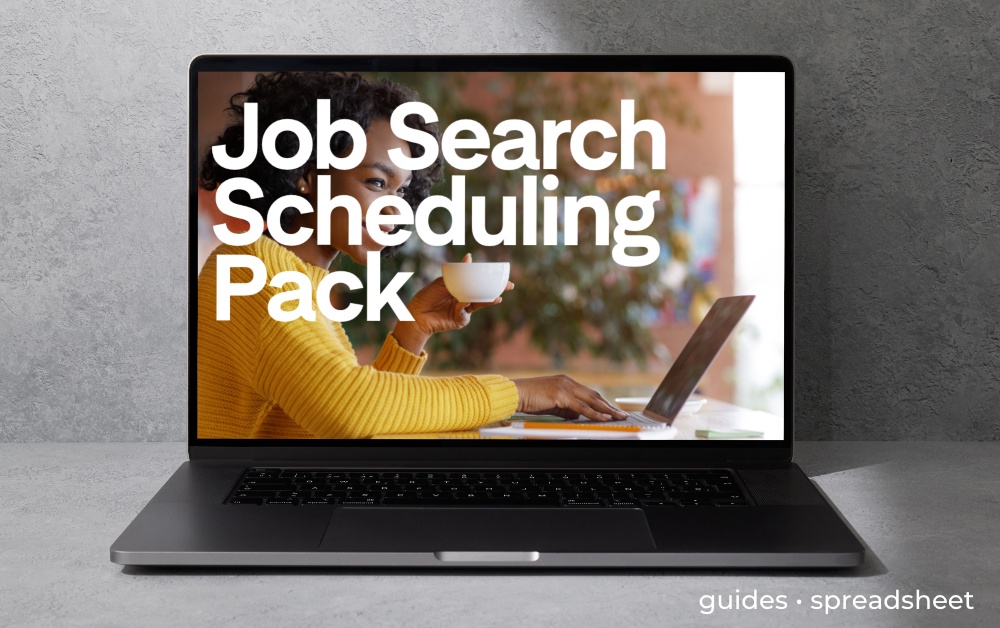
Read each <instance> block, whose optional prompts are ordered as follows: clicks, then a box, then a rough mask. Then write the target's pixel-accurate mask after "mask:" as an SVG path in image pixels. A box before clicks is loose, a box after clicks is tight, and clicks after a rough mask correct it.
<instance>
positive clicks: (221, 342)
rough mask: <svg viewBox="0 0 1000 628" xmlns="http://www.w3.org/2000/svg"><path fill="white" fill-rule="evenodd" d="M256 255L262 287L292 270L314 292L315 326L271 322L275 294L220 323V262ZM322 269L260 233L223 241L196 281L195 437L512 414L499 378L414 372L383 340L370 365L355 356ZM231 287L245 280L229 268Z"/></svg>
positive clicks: (512, 399)
mask: <svg viewBox="0 0 1000 628" xmlns="http://www.w3.org/2000/svg"><path fill="white" fill-rule="evenodd" d="M218 255H254V256H256V257H258V258H260V259H261V260H262V261H263V262H264V266H265V267H266V268H267V278H268V283H270V279H271V277H273V276H274V275H276V274H278V273H279V272H282V271H286V270H295V271H298V272H301V273H304V274H305V275H307V276H308V277H309V279H310V281H311V282H312V286H313V309H314V310H316V322H309V321H306V320H303V319H301V318H300V319H297V320H295V321H292V322H288V323H281V322H277V321H275V320H274V319H273V318H271V316H270V315H269V314H268V312H267V304H268V301H269V300H270V298H271V297H272V296H274V295H275V294H277V293H278V292H279V289H278V288H272V287H271V286H270V285H265V287H264V289H263V290H261V291H260V292H259V293H257V294H256V295H252V296H246V297H233V298H232V299H231V301H230V307H231V316H230V320H228V321H219V320H216V316H215V298H216V292H215V290H216V273H217V270H216V265H217V260H216V256H218ZM327 272H328V271H326V270H323V269H321V268H318V267H316V266H313V265H311V264H308V263H306V262H304V261H302V260H301V259H299V258H298V257H297V256H296V255H295V254H293V253H292V252H291V251H289V250H288V249H286V248H284V247H283V246H281V245H280V244H278V243H277V242H275V241H273V240H271V239H270V238H268V237H266V236H264V237H261V238H260V239H259V240H258V241H257V242H255V243H253V244H251V245H248V246H240V247H233V246H228V245H222V246H220V247H219V248H218V249H216V250H215V252H214V253H212V255H211V256H210V257H209V258H208V261H207V262H206V263H205V266H204V268H203V269H202V271H201V274H200V275H199V277H198V356H197V359H198V437H199V438H365V437H368V436H372V435H375V434H402V433H419V432H441V431H450V430H461V429H470V428H474V427H478V426H480V425H484V424H486V423H490V422H492V421H496V420H499V419H502V418H505V417H507V416H510V415H511V414H512V413H513V412H514V410H515V409H516V408H517V401H518V396H517V388H516V387H515V386H514V383H513V382H511V381H510V380H508V379H506V378H504V377H501V376H499V375H463V376H461V377H426V376H421V375H419V373H420V369H421V368H422V367H423V365H424V362H426V360H427V354H426V353H421V355H420V356H416V355H414V354H412V353H410V352H409V351H407V350H405V349H403V348H402V347H400V346H399V345H398V344H397V343H396V339H395V338H394V337H393V336H392V334H389V336H388V337H387V338H386V340H385V344H383V346H382V350H381V351H380V352H379V354H378V356H377V357H376V358H375V362H374V363H373V364H372V365H371V366H361V365H360V364H358V359H357V356H356V355H355V354H354V350H353V348H352V347H351V343H350V341H349V340H348V338H347V334H346V333H344V328H343V327H342V326H341V325H340V323H337V322H333V321H330V320H329V319H327V318H326V317H324V316H323V314H322V313H321V312H320V311H319V310H318V308H316V291H315V290H316V286H318V285H319V283H320V281H321V280H322V279H323V277H325V276H326V274H327ZM232 275H233V276H232V281H233V282H248V281H250V270H249V269H245V268H234V269H233V270H232Z"/></svg>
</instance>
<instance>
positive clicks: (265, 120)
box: [198, 72, 444, 255]
mask: <svg viewBox="0 0 1000 628" xmlns="http://www.w3.org/2000/svg"><path fill="white" fill-rule="evenodd" d="M319 99H329V101H330V116H331V119H332V120H339V119H347V120H353V121H355V122H357V123H358V124H359V125H360V126H361V128H362V129H364V130H365V131H367V130H368V128H369V126H370V125H371V123H372V122H374V121H377V120H388V119H389V118H390V117H391V116H392V112H393V111H394V110H395V109H396V107H398V106H399V105H401V104H403V103H406V102H411V101H414V100H416V99H417V94H416V93H415V92H413V91H412V90H410V89H408V88H406V87H403V86H402V85H399V84H397V83H393V82H392V81H389V80H388V79H378V80H369V79H366V78H365V77H363V76H361V75H360V74H347V73H345V72H275V73H272V74H258V75H257V76H256V77H255V78H254V82H253V84H252V85H251V86H250V87H249V88H248V89H247V90H246V91H245V92H239V93H237V94H234V95H233V96H232V97H231V98H230V99H229V107H228V108H227V111H231V112H233V113H234V114H235V120H234V122H233V123H232V124H231V125H230V126H229V127H227V128H226V130H225V131H223V132H222V135H220V136H219V138H218V139H217V140H216V141H215V144H223V145H226V146H242V145H243V134H244V126H243V105H244V104H245V103H248V102H253V103H257V131H258V133H259V135H260V137H258V138H257V141H258V145H259V143H260V141H261V138H262V137H263V135H264V131H265V130H266V129H267V127H268V126H269V125H270V124H271V123H273V122H276V121H278V120H285V119H291V120H297V121H299V122H301V123H302V124H304V125H305V127H306V128H307V129H309V132H310V133H311V134H312V138H313V152H312V155H311V156H310V159H309V160H308V161H315V160H316V144H317V142H316V101H317V100H319ZM404 123H405V124H406V126H408V127H411V128H414V129H419V130H421V131H425V132H427V133H430V134H431V135H433V136H434V138H435V139H436V140H437V141H438V142H440V141H441V134H440V132H439V131H438V128H437V125H435V124H433V123H428V122H425V121H424V120H423V118H421V117H420V116H417V115H412V114H411V115H409V116H407V117H406V118H405V119H404ZM352 145H353V142H352V141H351V136H350V135H349V134H348V133H347V132H345V131H340V132H337V133H335V134H334V135H333V137H332V138H331V140H330V150H331V151H332V152H333V154H334V155H342V154H346V153H347V152H349V151H350V150H351V147H352ZM275 150H276V151H277V153H278V154H279V155H281V156H283V157H291V156H293V155H295V154H296V153H297V152H298V150H299V140H298V137H297V136H296V135H295V134H294V133H281V134H280V135H279V136H278V138H277V140H276V143H275ZM410 152H411V154H412V155H413V157H420V156H421V155H423V154H424V149H423V146H421V145H419V144H414V143H412V142H411V143H410ZM443 170H444V161H443V159H442V158H441V155H440V154H438V158H437V160H435V162H434V163H433V164H431V166H430V167H429V168H425V169H423V170H419V171H415V172H414V173H413V179H412V181H411V183H410V185H409V186H408V187H407V191H406V194H405V195H404V196H403V198H404V199H405V200H406V201H407V202H408V203H409V204H410V207H416V206H417V205H419V204H420V201H422V200H424V199H425V198H427V196H428V195H429V194H430V191H431V187H433V186H434V184H435V183H437V182H438V181H440V180H441V179H442V175H443ZM304 172H305V166H303V167H301V168H297V169H295V170H281V169H280V168H275V167H274V166H272V165H271V164H270V163H269V162H268V161H267V159H266V158H265V157H264V155H263V151H257V158H256V159H254V161H253V163H251V164H250V166H248V167H247V168H246V169H244V170H227V169H226V168H223V167H222V166H220V165H219V164H218V163H216V161H215V159H214V157H213V156H212V151H211V149H209V151H208V154H207V155H206V156H205V158H204V160H203V162H202V165H201V171H200V173H199V180H198V183H199V185H200V186H201V187H202V188H204V189H206V190H214V189H216V188H217V187H219V185H221V184H222V182H224V181H226V180H227V179H231V178H233V177H246V178H248V179H250V180H252V181H254V182H255V183H256V184H257V185H259V186H260V187H261V189H262V190H263V192H264V196H263V197H262V198H258V199H251V198H250V195H249V194H247V193H245V192H242V191H235V192H233V195H232V199H233V201H234V202H236V203H239V204H241V205H246V206H247V207H251V208H253V209H255V210H257V212H259V213H260V214H261V215H262V216H264V217H265V219H266V216H267V210H268V208H269V207H270V206H271V203H273V202H274V201H275V200H276V199H278V198H280V197H282V196H284V195H286V194H295V193H296V191H297V187H296V186H297V183H298V180H299V179H300V178H301V177H302V175H303V173H304ZM297 215H298V212H297V211H296V210H294V209H286V210H285V211H284V212H282V214H281V227H282V228H283V229H285V230H286V231H287V230H290V229H291V222H292V220H294V219H295V217H296V216H297ZM397 248H398V247H386V248H385V249H383V250H382V254H383V255H391V254H392V253H393V252H394V251H395V250H396V249H397Z"/></svg>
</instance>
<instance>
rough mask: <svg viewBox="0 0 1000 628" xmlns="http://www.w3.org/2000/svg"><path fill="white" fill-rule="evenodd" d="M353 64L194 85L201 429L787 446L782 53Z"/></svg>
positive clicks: (209, 77)
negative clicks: (557, 63) (407, 67)
mask: <svg viewBox="0 0 1000 628" xmlns="http://www.w3.org/2000/svg"><path fill="white" fill-rule="evenodd" d="M359 66H360V67H359V68H358V71H350V70H346V71H339V70H338V71H325V70H316V69H315V68H314V67H312V66H310V68H309V69H303V70H302V71H294V70H293V71H278V72H275V71H271V70H269V69H267V68H261V69H260V70H254V69H252V68H251V70H249V71H198V72H197V73H196V75H195V77H194V79H193V80H194V81H195V83H194V84H195V85H196V92H195V97H194V98H193V99H192V102H193V104H194V106H195V111H194V112H193V113H192V125H193V128H192V134H193V139H192V150H196V151H197V153H196V155H194V156H193V163H196V164H197V167H196V169H194V171H193V172H192V175H191V177H192V180H191V186H192V189H193V196H192V198H193V199H195V200H193V203H194V204H195V207H193V208H192V211H193V216H192V223H191V224H192V234H191V237H192V238H193V239H195V240H196V241H195V242H193V250H194V249H195V248H196V250H197V259H196V260H192V261H191V263H192V268H193V271H194V272H195V273H196V274H197V289H196V290H194V289H192V299H194V305H195V310H194V312H195V313H196V319H195V320H194V321H193V329H192V332H193V333H194V334H195V338H194V340H193V342H194V347H195V362H196V373H195V374H194V378H195V380H196V381H195V382H193V384H195V386H196V391H195V399H196V408H195V412H196V427H197V433H196V437H197V438H198V439H206V440H218V441H225V440H246V439H256V440H262V441H275V440H281V441H290V440H313V441H316V440H319V441H343V440H356V439H380V440H381V439H413V440H416V439H421V440H426V439H463V440H469V439H471V440H476V439H480V440H484V441H487V440H496V441H518V440H529V439H530V440H534V439H552V440H573V441H579V440H594V439H616V440H644V439H656V438H659V439H669V440H698V441H704V442H705V443H706V446H707V444H708V443H710V442H711V441H719V440H725V441H727V442H728V441H729V440H732V439H750V440H767V441H774V440H778V441H780V440H782V439H784V438H786V436H787V434H786V433H785V430H784V427H783V426H784V424H785V421H784V418H783V416H784V413H785V407H784V401H785V382H784V377H785V355H786V346H785V342H786V332H785V309H786V303H785V296H786V295H785V271H786V260H785V249H786V242H785V225H786V215H787V211H786V195H785V187H786V181H785V176H786V172H788V169H787V160H788V158H789V157H788V155H787V150H786V137H785V129H786V123H787V120H786V115H789V114H788V113H787V112H786V111H785V107H786V85H788V84H790V83H789V78H788V77H787V76H786V75H785V73H782V72H719V71H714V68H713V71H703V72H700V71H683V72H674V71H657V72H650V71H643V72H627V71H625V72H539V71H534V72H524V71H489V72H474V71H421V72H397V71H370V70H368V69H365V68H366V67H371V66H366V65H364V64H360V63H359ZM195 144H196V146H195ZM744 295H746V298H744V299H732V300H728V299H726V298H729V297H740V296H744ZM750 295H752V296H750ZM720 299H723V301H720ZM751 301H752V303H751ZM716 304H718V307H716V308H715V309H714V310H713V305H716ZM723 305H726V307H723ZM710 312H712V314H710ZM706 317H708V318H706ZM703 323H704V324H703ZM700 325H701V327H699V326H700ZM713 334H714V335H713ZM560 395H561V396H560ZM566 399H570V401H566ZM578 400H580V401H578ZM548 401H551V404H554V405H552V406H551V407H545V404H546V403H547V402H548ZM578 403H579V404H582V405H580V406H579V407H578V406H577V404H578ZM609 407H610V408H612V409H613V410H615V411H619V410H620V411H623V413H622V414H621V415H619V414H614V415H612V414H611V413H610V411H609V410H608V408H609ZM644 408H645V409H647V410H648V409H652V410H654V411H653V412H652V415H654V416H656V415H659V414H660V413H659V411H658V410H656V409H657V408H659V409H662V411H663V413H664V414H668V415H671V416H668V417H666V418H668V419H669V421H668V422H667V423H668V424H669V426H670V427H669V431H666V430H660V431H659V432H658V433H657V430H656V429H655V426H654V427H653V428H650V429H647V428H646V427H644V426H643V425H642V424H641V423H636V422H634V421H631V420H628V419H626V418H625V414H624V413H633V414H635V413H639V414H641V413H642V410H643V409H644ZM586 412H590V413H597V418H596V419H591V420H586V419H587V415H585V414H584V413H586ZM581 418H582V419H584V420H583V421H581V420H580V419H581ZM605 418H606V419H608V420H604V419H605ZM658 418H660V419H663V418H664V417H663V416H658Z"/></svg>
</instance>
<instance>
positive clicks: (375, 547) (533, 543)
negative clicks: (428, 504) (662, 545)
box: [319, 507, 656, 552]
mask: <svg viewBox="0 0 1000 628" xmlns="http://www.w3.org/2000/svg"><path fill="white" fill-rule="evenodd" d="M319 548H320V549H321V550H326V551H331V552H442V551H490V552H522V551H535V552H645V551H651V550H654V549H656V544H655V543H654V542H653V537H652V535H651V534H650V532H649V526H648V525H647V524H646V516H645V515H644V514H643V513H642V511H641V510H638V509H632V508H623V509H618V508H607V509H603V508H579V509H575V508H517V509H515V508H453V507H445V508H389V507H385V508H363V507H362V508H352V507H343V508H338V509H337V510H336V511H335V513H334V514H333V515H332V516H331V517H330V523H329V524H328V525H327V529H326V534H324V535H323V540H322V541H320V545H319Z"/></svg>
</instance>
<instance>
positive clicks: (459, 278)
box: [441, 262, 510, 303]
mask: <svg viewBox="0 0 1000 628" xmlns="http://www.w3.org/2000/svg"><path fill="white" fill-rule="evenodd" d="M441 274H442V275H443V276H444V286H445V288H448V292H450V293H451V296H453V297H455V298H456V299H458V300H459V301H460V302H462V303H491V302H492V301H493V300H494V299H496V298H497V297H498V296H500V295H501V294H503V291H504V289H505V288H506V287H507V280H508V279H509V278H510V263H509V262H461V263H454V264H442V265H441Z"/></svg>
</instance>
